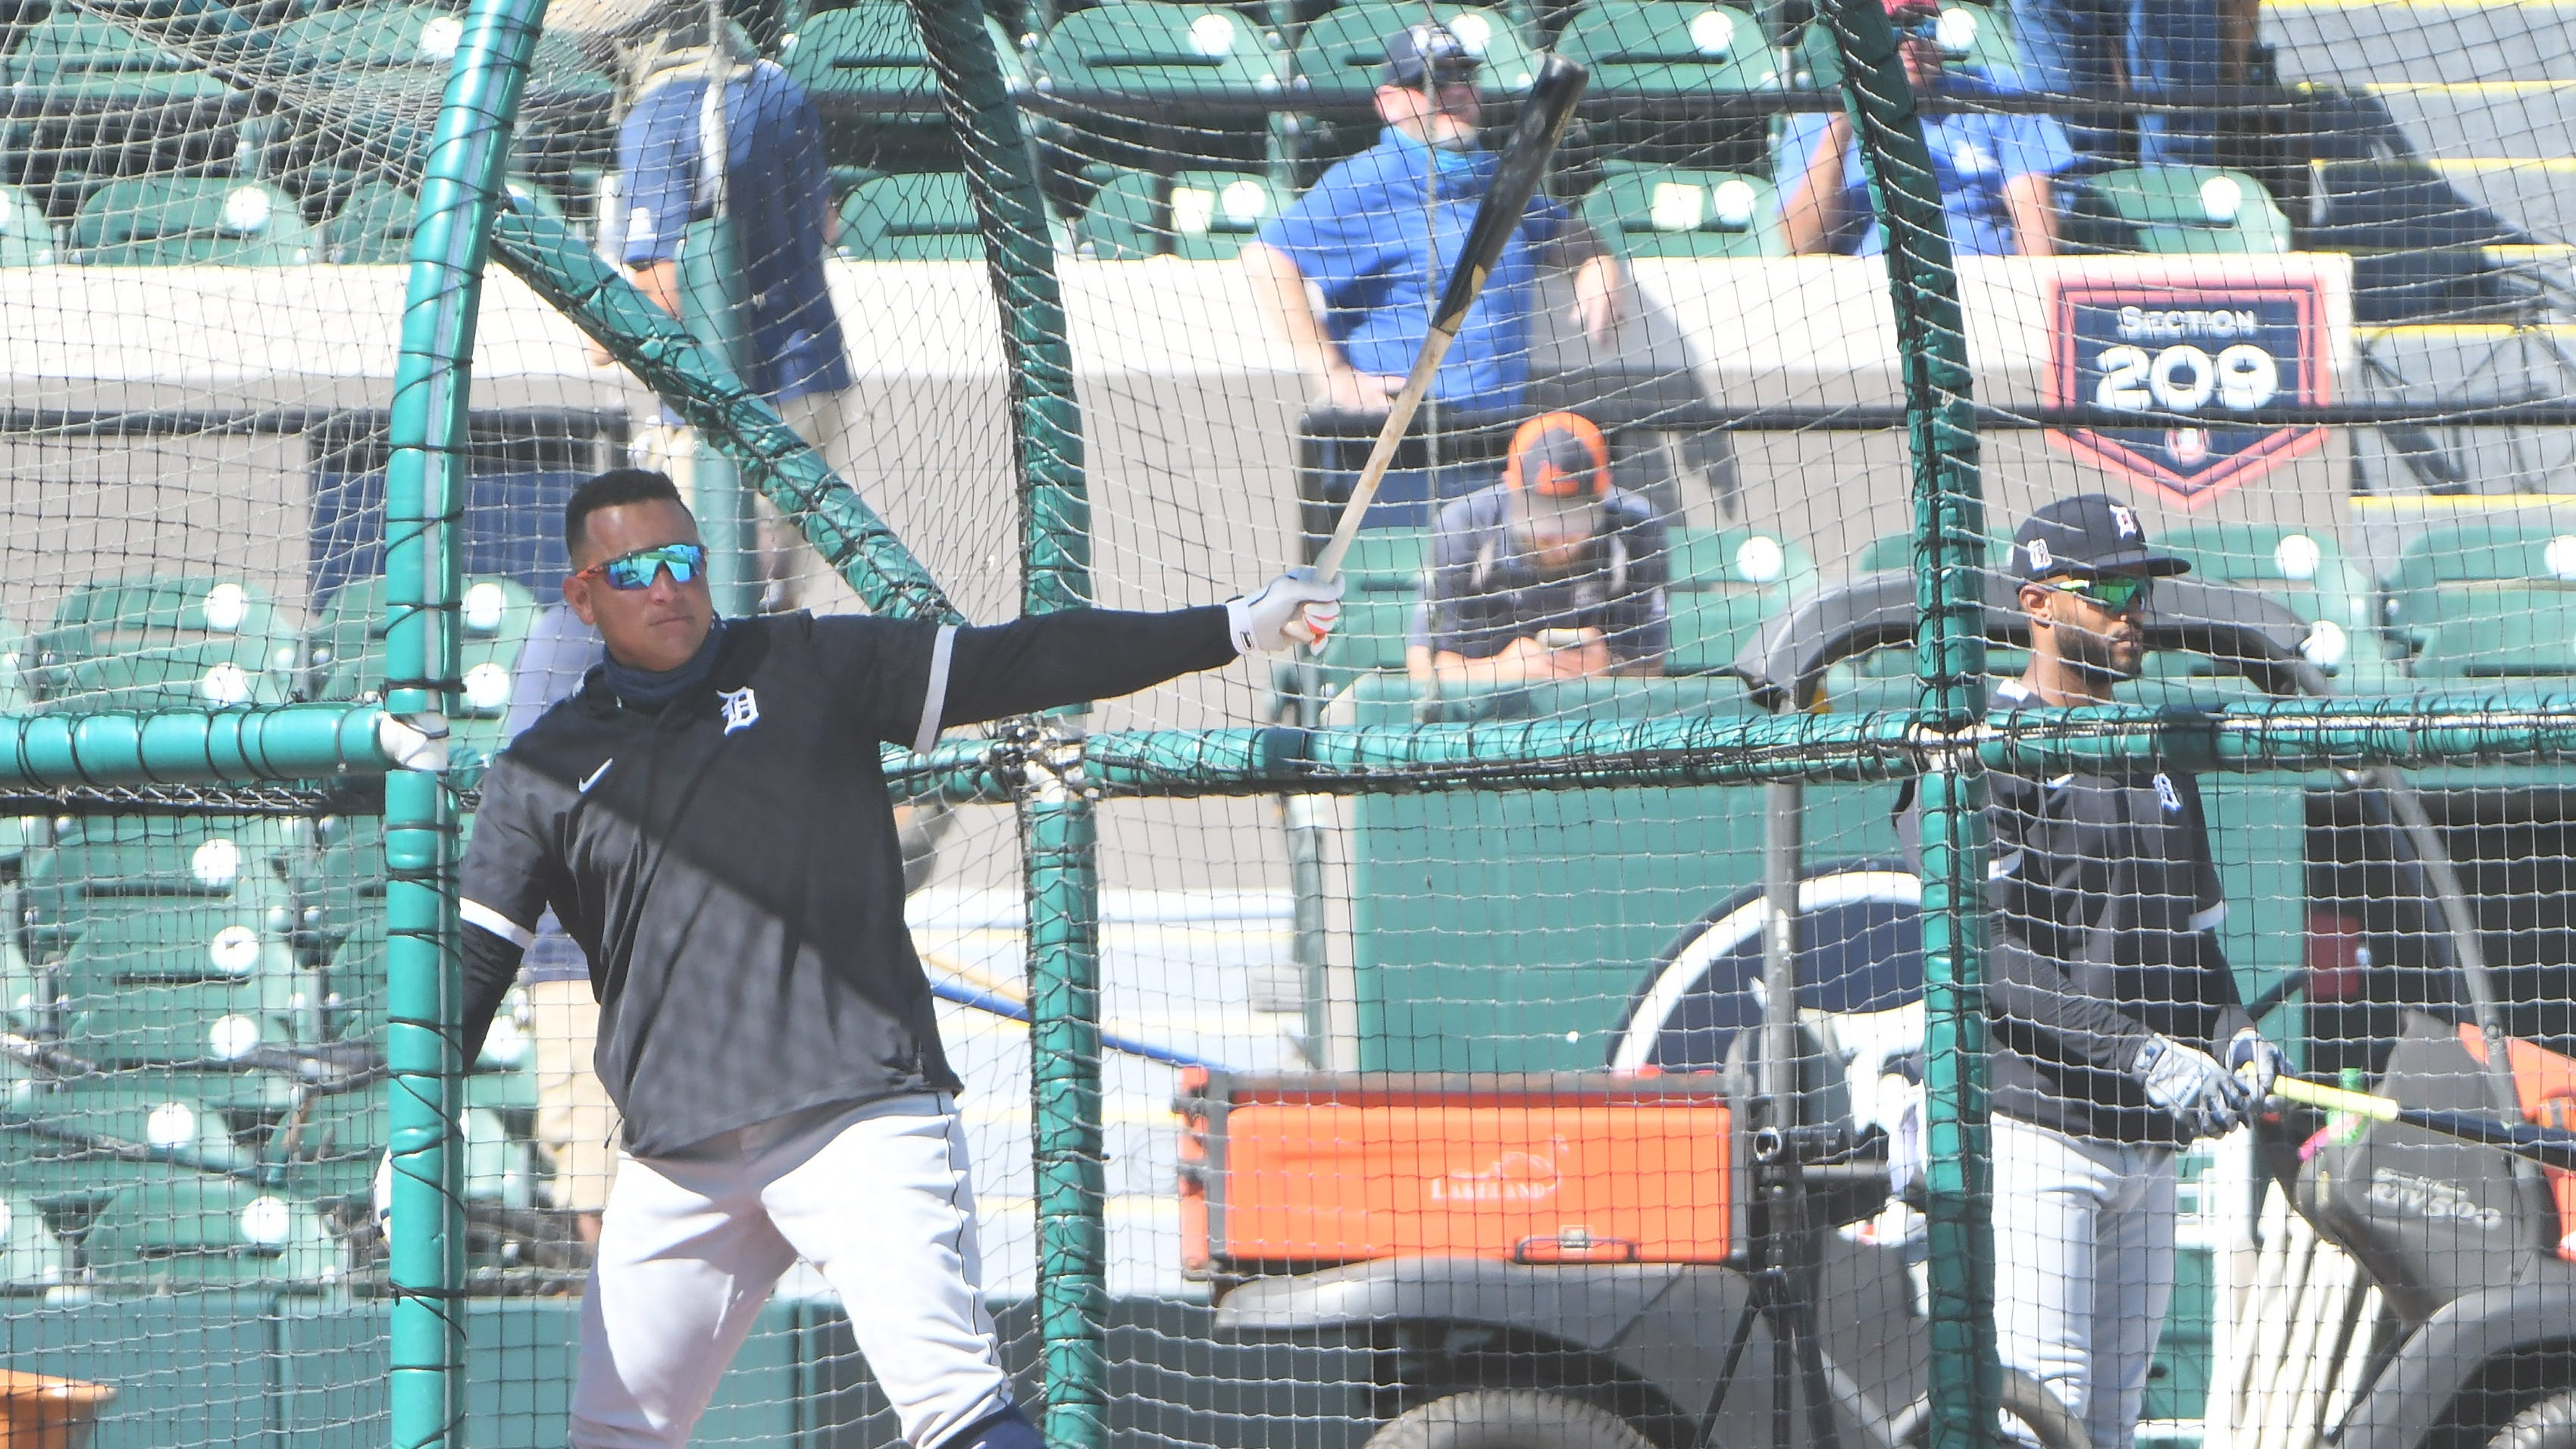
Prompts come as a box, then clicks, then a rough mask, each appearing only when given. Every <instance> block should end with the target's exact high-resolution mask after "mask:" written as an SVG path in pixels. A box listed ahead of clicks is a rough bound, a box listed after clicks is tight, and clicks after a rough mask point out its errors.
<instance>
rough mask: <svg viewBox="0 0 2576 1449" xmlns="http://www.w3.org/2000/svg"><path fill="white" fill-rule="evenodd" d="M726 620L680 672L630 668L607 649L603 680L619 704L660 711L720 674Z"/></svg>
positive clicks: (601, 655)
mask: <svg viewBox="0 0 2576 1449" xmlns="http://www.w3.org/2000/svg"><path fill="white" fill-rule="evenodd" d="M724 631H725V621H724V620H723V618H722V617H718V618H717V619H716V621H715V622H714V624H713V625H711V626H710V627H709V628H708V630H707V637H706V639H705V641H704V642H703V643H701V644H699V645H698V652H697V653H695V654H692V655H690V656H689V662H688V663H686V664H683V665H681V666H680V667H679V668H677V669H664V670H652V669H630V668H628V667H627V666H625V665H623V664H620V663H618V662H617V661H616V659H615V658H613V657H611V656H610V655H609V653H608V651H607V650H605V649H603V650H601V651H600V653H599V668H600V679H601V681H602V682H603V683H605V684H606V685H607V686H608V689H609V692H610V693H611V694H614V695H616V696H617V702H618V703H620V704H622V705H624V706H626V707H627V708H628V709H640V710H645V711H648V712H652V711H659V710H660V709H661V708H662V707H663V706H665V705H667V704H669V703H670V702H671V701H673V700H675V699H678V698H679V697H680V696H681V695H683V694H686V693H688V692H689V691H690V690H692V689H695V688H697V687H698V686H699V685H701V684H704V683H706V682H707V676H708V675H710V674H713V673H715V671H716V654H717V652H718V651H720V650H721V649H723V647H724Z"/></svg>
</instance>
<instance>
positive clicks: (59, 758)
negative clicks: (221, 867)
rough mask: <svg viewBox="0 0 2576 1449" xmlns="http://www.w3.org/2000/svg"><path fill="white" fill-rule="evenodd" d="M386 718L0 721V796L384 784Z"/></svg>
mask: <svg viewBox="0 0 2576 1449" xmlns="http://www.w3.org/2000/svg"><path fill="white" fill-rule="evenodd" d="M384 717H385V712H384V711H383V710H382V709H379V708H377V707H376V706H374V705H362V706H357V707H352V706H349V705H345V704H288V705H277V706H274V707H270V708H264V709H223V710H174V711H171V712H169V713H156V714H121V713H120V714H39V715H0V787H6V788H17V789H38V790H55V789H74V788H78V787H80V786H84V785H97V786H127V785H224V784H242V783H246V782H252V781H259V782H266V781H281V780H312V779H318V778H322V777H326V776H331V775H338V774H361V775H381V774H383V773H384V772H385V771H386V770H387V769H389V768H390V767H391V764H392V762H391V761H389V760H388V759H386V757H385V755H384V752H383V749H382V747H381V746H379V745H378V744H377V726H378V724H379V722H380V721H382V720H383V719H384Z"/></svg>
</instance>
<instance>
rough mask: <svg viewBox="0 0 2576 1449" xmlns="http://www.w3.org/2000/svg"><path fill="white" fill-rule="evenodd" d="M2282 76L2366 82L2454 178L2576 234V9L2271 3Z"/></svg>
mask: <svg viewBox="0 0 2576 1449" xmlns="http://www.w3.org/2000/svg"><path fill="white" fill-rule="evenodd" d="M2261 24H2262V30H2261V34H2262V38H2263V39H2264V40H2265V41H2266V42H2268V43H2269V44H2270V45H2271V46H2272V47H2273V49H2274V52H2275V60H2276V64H2277V65H2278V67H2279V70H2280V74H2281V78H2282V80H2284V81H2288V82H2299V81H2312V82H2316V83H2318V84H2324V85H2339V86H2347V87H2360V88H2366V89H2367V90H2369V91H2370V92H2371V93H2372V94H2373V95H2374V96H2376V97H2377V98H2378V99H2379V100H2380V102H2381V103H2382V104H2384V105H2385V106H2386V107H2387V108H2388V111H2389V114H2390V115H2391V116H2393V117H2394V118H2395V119H2396V121H2397V122H2398V124H2399V125H2400V126H2401V127H2402V128H2403V129H2404V131H2405V133H2406V136H2407V138H2408V139H2409V140H2410V141H2411V142H2412V143H2413V144H2414V146H2415V148H2416V150H2417V151H2418V153H2419V154H2421V155H2422V156H2423V157H2424V158H2425V159H2426V160H2428V161H2429V162H2431V163H2432V164H2433V166H2434V168H2435V169H2436V170H2437V171H2439V172H2440V173H2441V174H2442V175H2443V176H2444V177H2445V179H2447V180H2449V181H2451V182H2452V183H2453V184H2454V185H2455V186H2457V187H2458V188H2459V189H2460V191H2461V192H2462V193H2463V194H2464V195H2466V196H2468V197H2470V198H2471V199H2473V200H2476V201H2479V202H2481V203H2483V204H2485V205H2487V206H2489V207H2491V208H2493V209H2494V210H2495V211H2496V213H2497V214H2498V215H2499V216H2501V217H2503V218H2504V219H2505V220H2507V221H2509V222H2512V223H2514V224H2515V225H2518V226H2520V227H2522V228H2523V229H2524V230H2526V231H2528V232H2530V233H2531V234H2532V235H2533V236H2535V237H2539V238H2542V239H2547V240H2564V239H2567V238H2569V237H2571V236H2576V155H2571V149H2572V148H2571V146H2570V143H2569V139H2568V124H2567V121H2568V117H2569V115H2570V113H2571V111H2576V7H2570V6H2568V5H2566V4H2564V3H2561V0H2525V3H2520V4H2514V3H2505V4H2497V3H2462V4H2427V3H2420V0H2324V3H2320V0H2291V3H2288V4H2279V3H2275V4H2267V5H2265V6H2264V7H2263V18H2262V22H2261Z"/></svg>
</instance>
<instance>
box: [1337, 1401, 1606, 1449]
mask: <svg viewBox="0 0 2576 1449" xmlns="http://www.w3.org/2000/svg"><path fill="white" fill-rule="evenodd" d="M1368 1449H1653V1446H1652V1445H1650V1444H1648V1443H1647V1442H1646V1436H1644V1435H1643V1434H1640V1433H1638V1432H1637V1431H1636V1429H1635V1428H1633V1427H1631V1426H1630V1425H1629V1423H1628V1421H1627V1420H1625V1419H1622V1418H1620V1417H1619V1416H1618V1415H1616V1414H1613V1413H1611V1412H1610V1411H1608V1410H1607V1409H1603V1408H1601V1407H1599V1406H1597V1405H1594V1404H1587V1403H1585V1402H1583V1401H1582V1400H1581V1399H1569V1398H1567V1397H1566V1396H1565V1395H1563V1394H1547V1393H1539V1392H1536V1391H1533V1390H1529V1389H1476V1390H1472V1391H1470V1392H1468V1393H1463V1394H1451V1395H1449V1396H1448V1397H1447V1398H1445V1399H1434V1400H1432V1401H1431V1402H1430V1403H1427V1404H1424V1405H1422V1406H1421V1407H1420V1408H1417V1409H1413V1410H1410V1411H1408V1412H1406V1413H1404V1414H1403V1415H1401V1416H1399V1417H1398V1418H1396V1420H1395V1421H1394V1422H1392V1423H1390V1424H1388V1425H1387V1426H1386V1427H1385V1428H1383V1429H1380V1430H1378V1431H1377V1433H1375V1434H1373V1435H1371V1436H1370V1437H1369V1441H1368Z"/></svg>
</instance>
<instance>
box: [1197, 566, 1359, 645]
mask: <svg viewBox="0 0 2576 1449" xmlns="http://www.w3.org/2000/svg"><path fill="white" fill-rule="evenodd" d="M1341 598H1342V581H1341V579H1340V578H1338V577H1336V578H1334V579H1333V580H1332V581H1330V582H1329V583H1328V582H1325V581H1323V580H1320V579H1317V578H1314V577H1312V576H1311V575H1309V574H1307V573H1306V571H1305V570H1303V569H1292V570H1290V571H1289V572H1287V573H1284V574H1281V575H1280V576H1279V577H1277V578H1275V579H1272V580H1271V581H1270V582H1269V583H1267V584H1264V585H1262V586H1261V591H1260V592H1259V593H1255V594H1250V595H1246V596H1244V597H1241V598H1233V599H1228V600H1226V601H1225V624H1226V632H1227V633H1228V634H1230V635H1232V636H1233V638H1234V652H1235V653H1237V654H1261V653H1266V652H1268V651H1270V650H1273V649H1286V648H1291V647H1293V646H1296V645H1301V644H1302V645H1305V646H1307V647H1308V648H1313V647H1316V646H1318V645H1321V644H1322V643H1323V642H1324V641H1325V640H1326V639H1328V638H1330V637H1331V636H1332V632H1333V626H1334V625H1335V624H1338V623H1340V622H1341V617H1342V605H1341Z"/></svg>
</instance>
